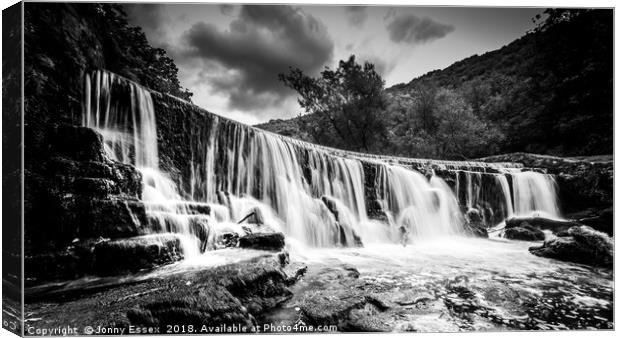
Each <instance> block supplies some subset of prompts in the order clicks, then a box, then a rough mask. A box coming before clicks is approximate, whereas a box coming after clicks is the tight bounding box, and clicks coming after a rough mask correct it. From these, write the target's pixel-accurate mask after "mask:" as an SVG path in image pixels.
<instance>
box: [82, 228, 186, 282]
mask: <svg viewBox="0 0 620 338" xmlns="http://www.w3.org/2000/svg"><path fill="white" fill-rule="evenodd" d="M182 258H183V252H182V251H181V239H180V238H179V236H177V235H175V234H152V235H144V236H136V237H131V238H127V239H119V240H113V241H106V242H102V243H99V244H97V245H96V246H95V250H94V272H95V273H97V274H99V275H118V274H124V273H128V272H136V271H140V270H144V269H152V268H154V267H157V266H160V265H165V264H169V263H172V262H176V261H179V260H181V259H182Z"/></svg>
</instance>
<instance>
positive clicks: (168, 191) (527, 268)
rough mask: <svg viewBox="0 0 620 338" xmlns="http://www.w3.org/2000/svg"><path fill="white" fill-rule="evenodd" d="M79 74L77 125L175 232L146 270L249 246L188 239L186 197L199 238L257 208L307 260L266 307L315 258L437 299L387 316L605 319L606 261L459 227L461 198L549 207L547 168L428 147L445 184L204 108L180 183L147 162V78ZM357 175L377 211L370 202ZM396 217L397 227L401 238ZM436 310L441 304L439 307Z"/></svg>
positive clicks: (608, 323)
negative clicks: (452, 158)
mask: <svg viewBox="0 0 620 338" xmlns="http://www.w3.org/2000/svg"><path fill="white" fill-rule="evenodd" d="M85 88H86V99H85V114H84V125H85V126H88V127H91V128H94V129H96V130H98V131H99V132H101V134H102V135H103V137H104V141H105V143H106V147H107V152H108V154H109V155H110V156H111V157H112V158H114V159H116V160H119V161H122V162H125V163H130V164H133V165H135V166H136V167H137V168H138V169H139V170H140V171H141V172H142V174H143V185H144V193H143V196H142V199H143V200H144V201H145V203H146V204H147V206H150V207H148V208H147V213H148V214H149V216H150V219H151V220H152V221H153V222H152V223H153V224H151V227H152V231H153V232H166V231H172V232H176V233H179V234H181V235H182V236H185V238H186V240H185V242H184V250H185V257H186V259H185V261H182V262H179V263H177V264H173V265H171V266H167V267H163V268H160V269H158V270H156V271H154V272H153V273H152V276H153V275H157V274H173V273H175V272H179V271H186V270H188V269H194V268H198V269H202V268H205V267H207V266H215V265H220V264H227V263H231V262H234V261H238V260H241V259H246V258H248V257H252V256H253V255H258V254H259V253H257V252H255V251H252V250H246V251H241V252H245V253H244V254H240V251H239V249H234V250H233V249H224V250H216V251H208V250H207V251H206V252H204V253H200V252H199V251H198V250H197V247H198V245H199V244H198V242H197V239H196V237H195V236H194V235H193V234H192V228H191V226H190V225H191V224H192V223H191V222H192V219H195V218H196V215H191V217H190V216H189V214H190V213H189V212H187V210H184V209H183V208H184V207H183V205H184V204H183V203H185V202H192V203H200V204H203V205H205V206H209V210H210V212H209V213H208V214H207V215H203V217H204V220H205V222H203V223H201V226H203V227H205V228H206V230H208V232H209V233H210V234H211V235H210V237H209V238H210V239H209V240H210V241H216V240H217V236H218V235H219V234H222V233H225V232H238V233H240V234H241V233H242V232H243V229H242V228H241V226H240V225H239V224H237V222H238V221H239V220H240V219H242V218H244V217H245V216H246V215H248V214H249V213H251V212H253V210H259V211H260V214H261V216H262V218H263V219H264V223H265V224H266V225H267V228H270V229H273V230H275V231H282V232H284V233H285V235H286V242H287V250H288V251H289V252H290V255H291V260H292V261H296V262H303V263H304V264H307V265H308V267H309V268H308V274H307V276H306V277H305V279H302V281H301V282H299V283H298V285H296V286H295V287H294V294H295V296H294V297H293V299H292V300H291V301H290V302H288V304H287V305H285V306H284V307H283V308H280V309H278V310H277V311H275V312H274V313H272V314H270V315H268V316H267V317H268V318H267V319H269V320H275V321H282V322H287V321H291V320H293V318H296V317H297V313H296V311H297V310H292V309H294V308H297V307H298V305H299V302H300V301H301V300H302V299H303V296H304V294H305V292H307V291H308V290H312V289H313V288H316V287H317V285H321V286H320V287H326V286H325V285H323V284H320V283H319V282H317V281H320V279H321V275H322V271H323V270H322V269H323V268H325V267H331V266H340V265H342V264H351V265H353V266H355V267H356V268H357V269H358V270H359V272H360V277H359V280H360V281H361V283H363V285H365V288H366V289H368V290H374V291H376V292H378V293H381V292H387V293H388V294H390V295H396V296H398V295H402V294H404V293H408V292H409V293H410V292H418V293H419V292H426V293H428V294H430V299H431V300H432V301H431V303H433V302H435V303H437V304H440V305H437V307H436V308H432V309H430V310H428V311H426V312H424V313H421V312H419V311H417V310H419V309H417V310H415V309H413V308H411V307H407V306H402V311H403V312H402V313H399V314H398V315H393V316H390V317H389V318H387V319H385V320H386V321H387V322H389V323H390V328H391V330H406V327H404V326H403V325H414V326H415V329H416V330H419V331H457V330H473V329H490V330H493V329H502V328H512V329H562V328H589V327H598V328H609V327H613V323H612V318H611V316H612V308H613V304H612V292H613V281H612V279H613V272H612V271H609V270H605V269H595V268H591V267H586V266H582V265H577V264H571V263H564V262H560V261H556V260H551V259H545V258H540V257H537V256H534V255H532V254H530V253H529V252H528V250H527V249H528V247H529V246H531V245H532V243H528V242H520V241H506V240H503V239H501V238H492V239H477V238H469V237H466V236H464V235H463V224H464V222H465V221H466V215H465V213H466V211H467V210H471V209H476V210H479V211H480V212H481V213H482V215H483V217H485V219H487V220H488V221H489V222H491V223H493V224H498V223H501V222H502V221H504V220H505V219H507V218H509V217H512V216H515V215H543V216H546V217H550V218H561V214H560V208H559V205H558V203H557V196H556V188H555V182H554V180H553V177H552V176H550V175H546V174H543V173H539V172H534V171H527V170H523V169H520V168H518V167H517V168H515V167H509V166H506V167H502V166H497V167H495V168H496V169H499V170H496V172H494V173H482V172H479V171H476V170H474V169H473V168H472V169H471V170H469V169H468V167H467V164H463V163H458V162H447V161H435V163H436V164H441V165H442V166H443V168H444V169H447V170H448V171H449V172H451V173H452V175H453V177H454V182H453V184H449V183H448V182H447V181H446V180H445V179H443V178H442V177H440V176H439V175H435V174H432V173H431V175H427V173H421V172H419V171H416V170H414V169H412V168H411V167H407V166H406V165H400V164H393V163H391V162H390V161H388V160H386V159H385V158H382V157H381V156H370V155H364V154H358V153H343V152H342V151H339V150H336V149H329V148H325V147H321V146H316V145H312V144H308V143H304V142H301V141H297V140H293V139H289V138H285V137H282V136H278V135H274V134H271V133H268V132H262V131H259V130H257V129H254V128H251V127H249V126H244V125H241V124H237V123H230V122H228V121H226V120H224V119H221V118H218V117H217V116H213V117H212V119H213V123H212V124H211V125H210V127H209V128H207V130H208V131H207V132H205V134H204V135H202V136H201V137H198V138H197V139H196V140H194V142H193V144H192V146H191V149H192V154H191V158H192V162H191V177H189V178H188V179H187V181H189V182H190V184H189V189H186V190H182V189H181V188H180V185H179V184H178V182H175V181H174V180H173V179H171V178H170V177H169V176H168V175H167V174H166V173H165V172H163V171H161V169H160V168H159V165H158V163H159V162H158V151H157V148H158V144H157V126H156V118H155V114H156V113H157V112H155V110H154V108H153V103H152V100H151V94H150V92H149V91H148V90H147V89H145V88H143V87H141V86H139V85H137V84H135V83H133V82H130V81H128V80H125V79H123V78H120V77H118V76H116V75H114V74H112V73H107V72H103V71H98V72H95V73H93V74H92V75H91V76H88V77H87V79H86V86H85ZM343 154H344V155H345V156H342V155H343ZM411 161H416V160H411ZM364 163H366V164H368V163H370V164H371V165H372V166H374V167H375V168H376V175H375V181H374V182H366V181H365V180H366V175H365V170H366V169H365V168H364V165H363V164H364ZM369 187H370V188H372V191H374V195H373V196H371V197H372V198H373V199H376V201H377V203H378V204H379V205H380V207H381V210H382V211H383V213H384V216H385V217H383V218H373V217H371V216H370V215H369V209H368V203H367V202H368V201H367V199H368V198H369V196H368V194H367V190H368V188H369ZM171 224H172V225H171ZM402 229H405V230H402ZM255 230H256V229H255ZM259 231H260V230H259ZM402 231H407V232H408V234H409V237H408V239H407V242H406V243H401V237H400V236H401V235H402ZM358 241H361V242H362V243H363V247H358ZM401 244H406V245H401ZM207 247H208V248H209V247H212V245H210V246H207ZM127 278H131V277H127ZM313 281H314V282H313ZM324 282H325V283H328V282H326V281H324ZM313 283H315V284H313ZM316 283H319V284H316ZM458 290H460V291H458ZM461 291H462V292H461ZM433 304H434V303H433ZM433 309H434V310H433ZM459 309H460V310H459ZM414 310H415V311H414ZM416 311H417V312H416ZM446 311H447V312H449V313H450V315H448V316H444V315H442V313H444V312H446ZM459 311H460V312H459ZM459 313H465V314H466V313H471V314H472V315H471V316H470V317H468V318H464V317H463V318H462V316H460V315H459ZM407 323H409V324H407Z"/></svg>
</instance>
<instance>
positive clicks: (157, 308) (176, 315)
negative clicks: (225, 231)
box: [26, 254, 298, 335]
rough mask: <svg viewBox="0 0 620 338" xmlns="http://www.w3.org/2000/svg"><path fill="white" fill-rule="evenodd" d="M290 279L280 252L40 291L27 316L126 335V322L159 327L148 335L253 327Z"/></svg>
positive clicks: (284, 296) (285, 293) (283, 294)
mask: <svg viewBox="0 0 620 338" xmlns="http://www.w3.org/2000/svg"><path fill="white" fill-rule="evenodd" d="M291 274H293V275H296V274H298V272H297V271H291ZM291 277H293V276H289V275H287V273H286V272H285V271H284V269H283V267H282V265H281V263H280V259H279V258H278V255H275V254H262V255H260V256H256V257H254V258H252V259H249V260H246V261H242V262H239V263H235V264H229V265H225V266H220V267H215V268H203V269H198V270H185V271H176V272H174V271H172V272H170V273H165V274H159V275H157V277H153V278H151V279H147V280H144V279H141V280H129V283H126V284H120V285H116V286H114V287H111V288H109V289H107V290H104V291H101V290H100V289H97V290H96V291H92V293H89V291H88V290H86V289H84V288H81V287H80V288H79V289H77V290H75V292H74V293H69V292H64V293H62V294H54V297H49V296H48V297H46V296H45V295H41V294H39V295H37V297H36V301H30V302H28V303H27V305H26V307H27V309H28V313H29V316H32V317H33V318H34V317H36V318H39V320H40V321H41V323H45V324H46V325H48V324H49V325H53V326H54V325H65V326H66V325H71V326H78V327H84V326H85V325H89V326H92V327H97V326H99V325H101V326H105V327H116V328H119V329H121V328H124V329H125V332H124V333H125V334H127V333H128V331H127V330H128V327H129V325H134V326H150V327H153V328H155V329H157V330H158V331H157V332H150V333H161V334H165V333H175V332H169V331H167V325H184V324H185V325H194V329H195V331H194V332H193V333H199V334H203V335H204V334H209V333H227V331H224V332H222V331H216V330H221V329H222V328H221V327H220V325H223V324H226V325H227V326H228V328H229V329H230V328H231V327H232V326H233V325H238V326H239V325H240V326H241V327H245V328H246V329H247V330H251V329H252V327H254V325H256V324H257V321H256V319H255V318H256V316H257V315H258V314H260V313H263V312H265V311H268V310H269V309H272V308H273V307H276V306H278V305H279V304H282V303H283V302H285V301H286V300H288V299H290V298H291V292H290V291H289V289H288V288H287V285H288V283H290V278H291ZM67 299H68V300H67ZM247 332H250V331H247ZM177 333H179V332H177ZM186 333H188V332H186ZM229 333H233V332H229ZM80 334H81V332H80Z"/></svg>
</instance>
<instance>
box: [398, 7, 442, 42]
mask: <svg viewBox="0 0 620 338" xmlns="http://www.w3.org/2000/svg"><path fill="white" fill-rule="evenodd" d="M387 18H388V19H389V20H391V21H390V23H389V24H388V25H387V30H388V32H389V34H390V39H391V40H392V41H394V42H396V43H409V44H412V45H415V44H421V43H425V42H430V41H433V40H436V39H441V38H443V37H444V36H446V35H447V34H449V33H451V32H452V31H454V26H452V25H446V24H443V23H440V22H437V21H435V20H433V19H431V18H428V17H423V18H420V17H418V16H416V15H414V14H412V13H405V14H400V15H389V16H388V17H387Z"/></svg>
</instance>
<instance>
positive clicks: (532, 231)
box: [504, 222, 545, 241]
mask: <svg viewBox="0 0 620 338" xmlns="http://www.w3.org/2000/svg"><path fill="white" fill-rule="evenodd" d="M504 238H507V239H515V240H520V241H543V240H545V233H544V232H542V230H540V229H538V228H535V227H533V226H531V225H530V224H529V223H527V222H522V223H521V224H520V225H519V226H517V227H511V228H507V229H505V230H504Z"/></svg>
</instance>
